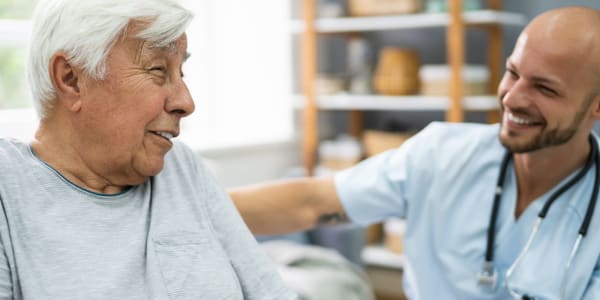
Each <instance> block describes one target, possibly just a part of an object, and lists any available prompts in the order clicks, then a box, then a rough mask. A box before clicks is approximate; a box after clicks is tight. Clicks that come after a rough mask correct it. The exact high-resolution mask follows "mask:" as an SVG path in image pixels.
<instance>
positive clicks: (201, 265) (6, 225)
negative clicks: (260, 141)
mask: <svg viewBox="0 0 600 300" xmlns="http://www.w3.org/2000/svg"><path fill="white" fill-rule="evenodd" d="M191 18H192V15H191V13H190V12H189V11H187V10H186V9H184V8H182V7H181V6H180V5H178V4H176V3H175V2H174V1H169V0H127V1H122V0H85V1H79V0H48V1H41V2H40V4H39V6H38V7H37V9H36V12H35V14H34V26H33V37H32V39H31V40H32V45H31V51H30V54H29V79H30V83H31V86H32V91H33V96H34V100H35V103H36V108H37V110H38V113H39V115H40V117H41V121H40V126H39V129H38V131H37V133H36V135H35V140H34V141H33V142H32V143H31V144H30V145H29V144H24V143H21V142H18V141H15V140H6V139H2V140H0V204H1V207H2V211H1V213H2V215H1V216H0V247H1V251H2V254H1V255H0V299H36V300H37V299H61V300H65V299H74V300H75V299H77V300H80V299H102V300H106V299H165V300H166V299H209V300H214V299H257V300H258V299H260V300H263V299H277V300H279V299H292V298H294V297H295V296H294V295H293V294H292V293H290V292H289V291H288V290H287V289H286V288H285V287H284V286H283V284H282V281H281V279H280V278H279V275H278V274H277V272H276V269H275V268H274V267H273V266H272V264H271V262H270V261H269V259H268V258H267V257H266V256H265V255H264V254H263V253H261V252H260V250H259V248H258V246H257V244H256V242H255V240H254V239H253V237H252V236H251V234H250V233H249V231H248V230H247V228H246V227H245V225H244V224H243V222H242V219H241V218H240V217H239V215H237V212H236V211H235V207H234V206H233V204H232V203H231V201H230V200H229V198H228V197H227V194H226V193H225V192H224V191H223V190H222V189H221V188H220V187H219V185H218V183H217V182H216V181H215V180H214V179H213V177H212V176H211V175H210V174H209V173H208V172H207V170H206V168H205V166H204V165H203V164H202V163H201V161H199V160H198V159H197V158H196V155H195V154H194V153H192V151H190V149H188V148H186V147H185V146H184V145H182V144H179V143H177V142H174V141H173V140H172V139H173V138H174V137H176V136H177V135H178V134H179V122H180V120H181V118H183V117H185V116H187V115H189V114H191V113H192V112H193V110H194V103H193V101H192V98H191V96H190V94H189V91H188V89H187V87H186V84H185V83H184V81H183V73H182V64H183V63H184V61H185V59H186V57H187V55H188V54H187V53H186V35H185V33H184V31H185V29H186V27H187V26H188V24H189V22H190V20H191Z"/></svg>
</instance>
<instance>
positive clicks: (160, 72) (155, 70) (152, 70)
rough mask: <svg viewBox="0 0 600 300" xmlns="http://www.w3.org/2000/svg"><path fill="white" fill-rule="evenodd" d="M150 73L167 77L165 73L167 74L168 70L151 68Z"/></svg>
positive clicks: (157, 67) (158, 67)
mask: <svg viewBox="0 0 600 300" xmlns="http://www.w3.org/2000/svg"><path fill="white" fill-rule="evenodd" d="M150 72H152V73H154V74H157V75H161V76H162V75H165V73H167V68H165V67H164V66H156V67H152V68H150Z"/></svg>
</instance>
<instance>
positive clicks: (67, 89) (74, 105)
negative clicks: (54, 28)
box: [49, 52, 81, 111]
mask: <svg viewBox="0 0 600 300" xmlns="http://www.w3.org/2000/svg"><path fill="white" fill-rule="evenodd" d="M49 72H50V79H51V80H52V84H53V85H54V89H55V92H56V98H57V99H56V100H57V104H58V105H63V106H64V107H65V108H67V109H68V110H70V111H78V110H79V109H80V108H81V90H80V84H81V80H80V79H81V78H80V75H81V73H80V70H79V69H76V68H74V67H73V65H71V63H70V62H69V60H68V58H67V54H66V53H64V52H57V53H55V54H54V55H53V56H52V58H51V59H50V70H49Z"/></svg>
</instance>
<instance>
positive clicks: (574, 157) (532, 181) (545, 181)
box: [513, 139, 590, 218]
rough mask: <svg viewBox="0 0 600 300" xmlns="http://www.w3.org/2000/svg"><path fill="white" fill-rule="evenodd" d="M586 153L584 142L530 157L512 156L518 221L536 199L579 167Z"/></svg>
mask: <svg viewBox="0 0 600 300" xmlns="http://www.w3.org/2000/svg"><path fill="white" fill-rule="evenodd" d="M589 153H590V145H589V143H588V142H587V139H586V140H585V142H584V143H582V142H581V141H570V142H568V143H567V144H564V145H560V146H555V147H549V148H546V149H542V150H538V151H534V152H531V153H521V154H514V155H513V160H514V166H515V173H516V176H517V191H518V192H517V204H516V206H515V218H518V217H519V216H520V215H521V214H522V213H523V212H524V211H525V209H527V207H528V206H529V205H530V204H531V203H532V202H533V201H534V200H535V199H537V198H539V197H540V196H542V195H544V194H545V193H547V192H548V191H549V190H551V189H552V188H553V187H554V186H556V185H557V184H559V183H560V182H561V181H562V180H564V179H565V178H566V177H567V176H569V175H570V174H572V173H573V172H574V171H575V170H577V169H579V168H581V167H583V166H584V165H585V163H586V161H587V159H588V156H589Z"/></svg>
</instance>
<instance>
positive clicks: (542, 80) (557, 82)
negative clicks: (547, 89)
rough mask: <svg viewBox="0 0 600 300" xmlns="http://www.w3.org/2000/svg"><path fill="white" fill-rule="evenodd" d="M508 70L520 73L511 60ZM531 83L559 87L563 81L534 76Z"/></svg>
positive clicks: (507, 66) (507, 63)
mask: <svg viewBox="0 0 600 300" xmlns="http://www.w3.org/2000/svg"><path fill="white" fill-rule="evenodd" d="M506 68H507V69H510V70H511V71H516V72H518V68H517V67H516V66H515V64H513V63H512V62H511V61H510V59H507V60H506ZM529 78H530V80H531V81H533V82H536V83H546V84H549V85H557V86H560V85H561V81H560V80H557V79H553V78H551V77H544V76H539V75H533V76H531V77H529Z"/></svg>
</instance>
